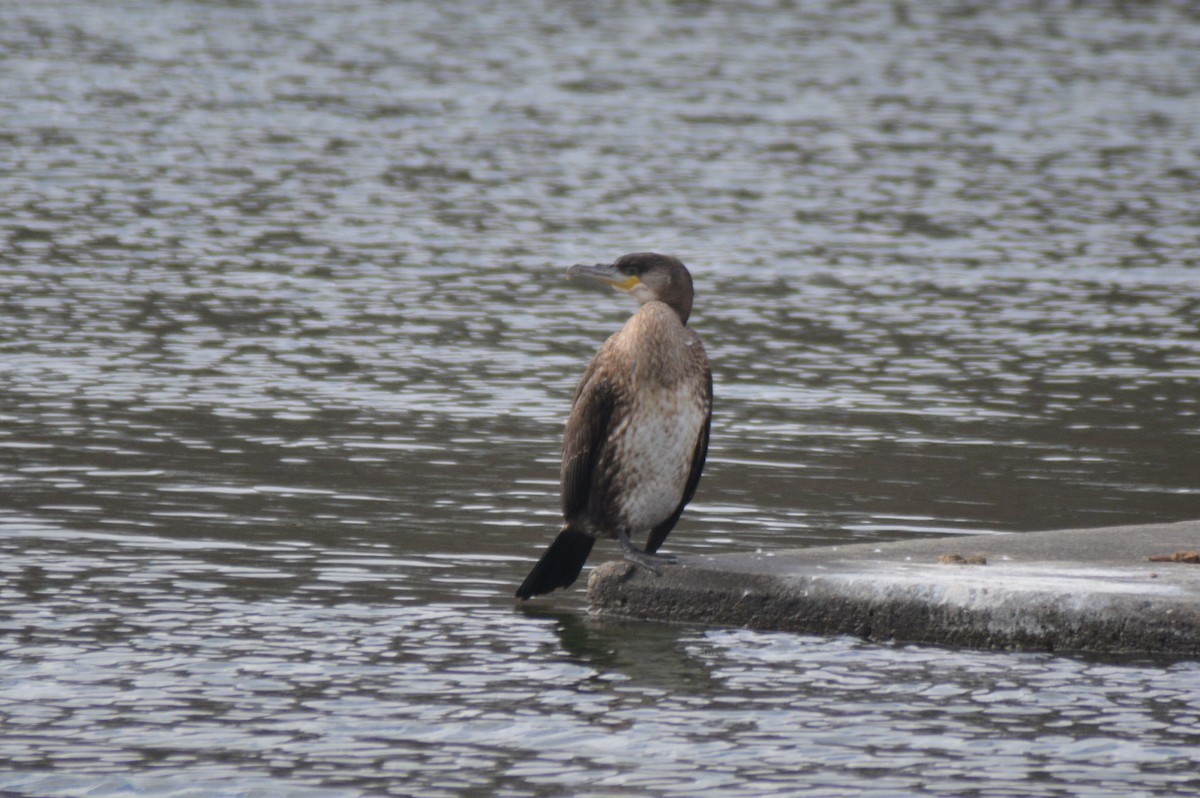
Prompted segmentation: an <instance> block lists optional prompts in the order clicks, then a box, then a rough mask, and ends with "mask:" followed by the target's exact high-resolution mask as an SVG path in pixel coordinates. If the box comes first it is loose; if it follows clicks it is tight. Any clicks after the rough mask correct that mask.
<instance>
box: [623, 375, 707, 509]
mask: <svg viewBox="0 0 1200 798" xmlns="http://www.w3.org/2000/svg"><path fill="white" fill-rule="evenodd" d="M706 415H707V408H706V407H705V404H704V401H703V396H702V395H700V394H699V393H698V392H697V390H696V387H695V386H694V385H691V384H689V383H687V382H681V383H677V384H675V385H670V386H656V387H655V388H654V389H652V390H648V391H643V392H641V393H640V394H639V395H638V398H637V403H636V406H635V407H632V408H631V409H630V412H629V414H628V415H626V416H625V417H624V418H623V419H622V420H621V423H620V424H619V426H618V427H617V430H616V435H615V436H614V437H615V441H616V451H615V452H614V455H615V458H614V459H615V462H616V463H619V468H620V472H621V473H620V477H619V483H620V484H621V485H622V487H623V490H622V492H621V497H620V500H619V507H620V515H621V520H622V522H623V523H624V524H625V525H626V527H627V528H628V529H629V530H630V531H631V532H634V533H637V532H642V531H645V530H649V529H652V528H654V527H655V526H657V525H658V524H660V523H662V522H663V521H665V520H666V519H667V518H669V517H670V516H671V514H672V513H674V512H675V508H676V507H678V506H679V502H680V501H682V499H683V491H684V488H685V487H686V485H687V480H688V474H689V471H690V463H691V461H692V454H693V452H694V451H695V448H696V440H697V437H698V436H699V435H700V431H701V429H702V428H703V426H704V421H705V417H706Z"/></svg>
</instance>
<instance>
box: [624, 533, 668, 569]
mask: <svg viewBox="0 0 1200 798" xmlns="http://www.w3.org/2000/svg"><path fill="white" fill-rule="evenodd" d="M617 540H618V541H619V542H620V544H621V551H622V552H623V556H624V558H625V560H626V561H627V562H631V563H633V564H634V565H640V566H642V567H643V568H645V569H647V570H649V571H651V572H652V573H653V574H654V575H655V576H662V568H661V566H663V565H674V564H675V563H677V562H679V560H678V558H676V557H672V556H670V555H667V554H650V553H649V552H645V551H642V550H641V549H639V548H638V547H637V546H635V545H633V541H632V540H630V539H629V533H628V532H626V531H624V530H622V531H621V532H620V533H619V534H618V535H617Z"/></svg>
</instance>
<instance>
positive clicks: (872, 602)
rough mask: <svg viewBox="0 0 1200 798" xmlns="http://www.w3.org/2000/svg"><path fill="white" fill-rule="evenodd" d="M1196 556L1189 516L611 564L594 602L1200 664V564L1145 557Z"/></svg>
mask: <svg viewBox="0 0 1200 798" xmlns="http://www.w3.org/2000/svg"><path fill="white" fill-rule="evenodd" d="M1197 549H1200V521H1188V522H1184V523H1178V524H1154V525H1146V526H1123V527H1107V528H1103V529H1070V530H1059V531H1052V532H1021V533H1011V534H1003V535H982V536H954V537H948V538H934V539H925V540H915V541H904V542H899V543H884V544H859V545H850V546H832V547H822V548H812V549H796V550H790V551H778V552H769V553H761V554H725V555H715V556H697V557H688V558H685V559H684V560H683V561H682V562H681V563H680V564H679V565H675V566H669V567H667V568H665V569H664V570H663V573H662V575H661V576H656V575H655V574H653V573H652V572H650V571H648V570H646V569H644V568H636V567H634V566H632V565H630V564H628V563H625V562H610V563H605V564H604V565H602V566H600V567H599V568H597V569H595V570H594V571H593V572H592V575H591V577H590V579H589V580H588V599H589V602H590V609H591V611H592V612H593V613H595V614H598V615H602V616H610V617H625V618H644V619H653V620H662V621H678V622H686V623H701V624H708V625H714V626H744V627H750V628H755V629H776V630H786V631H795V632H811V633H819V634H850V635H858V636H860V637H863V638H866V639H869V640H877V641H884V640H895V641H909V642H919V643H937V644H946V645H960V646H970V647H975V648H1005V649H1025V650H1040V651H1087V652H1103V653H1143V654H1170V655H1182V656H1187V657H1200V564H1189V563H1186V562H1169V561H1151V560H1150V559H1149V558H1150V557H1154V556H1167V555H1171V554H1173V553H1175V552H1177V551H1185V550H1197ZM947 555H948V556H947ZM960 558H961V559H960ZM979 559H984V560H986V564H979V563H978V562H976V563H975V564H972V563H971V560H976V561H978V560H979ZM939 560H941V561H939ZM964 561H965V562H964Z"/></svg>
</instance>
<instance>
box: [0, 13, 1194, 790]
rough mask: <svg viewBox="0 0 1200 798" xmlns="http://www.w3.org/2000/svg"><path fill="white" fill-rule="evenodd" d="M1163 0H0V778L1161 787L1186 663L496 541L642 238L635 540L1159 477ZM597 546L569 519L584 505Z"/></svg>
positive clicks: (957, 518) (1185, 22) (1177, 429)
mask: <svg viewBox="0 0 1200 798" xmlns="http://www.w3.org/2000/svg"><path fill="white" fill-rule="evenodd" d="M1198 22H1200V18H1198V17H1197V16H1196V13H1195V10H1194V9H1193V8H1191V7H1190V6H1189V4H1187V3H1182V2H1179V3H1168V2H1150V3H1141V4H1137V5H1124V4H1114V5H1105V4H1090V5H1088V6H1085V7H1081V8H1069V7H1067V6H1066V5H1057V4H1043V5H1030V6H1017V5H1013V4H1005V5H1004V6H1003V8H1002V10H995V9H992V8H990V7H987V6H983V5H980V6H973V5H967V4H960V5H958V6H955V7H953V8H950V7H946V8H942V7H934V6H933V5H932V4H904V3H896V4H891V5H883V4H855V3H827V4H820V3H809V2H801V3H792V4H781V5H779V6H775V5H770V4H754V3H736V4H707V3H673V4H671V3H661V4H650V5H646V4H639V5H637V6H636V7H634V6H632V5H626V4H619V3H614V4H609V5H603V6H594V5H592V6H587V7H573V6H567V5H559V4H539V3H536V2H514V3H506V4H496V5H490V4H484V3H462V4H454V5H453V6H452V7H450V8H433V7H426V6H424V5H414V4H407V3H382V2H378V3H376V2H361V3H339V4H318V3H303V2H295V3H292V2H257V3H256V2H245V3H233V2H230V3H221V2H204V3H200V2H185V1H184V0H179V1H178V2H162V3H137V2H130V3H124V4H112V3H105V4H93V3H80V4H73V3H69V2H53V1H50V0H48V1H47V2H42V3H37V4H26V5H7V6H4V7H3V8H2V9H0V197H3V200H0V316H2V317H3V319H4V324H3V325H0V369H2V375H3V376H2V378H0V491H2V493H0V549H2V550H3V553H2V556H0V652H2V654H0V729H2V730H3V731H0V762H3V763H5V764H4V765H3V766H2V767H0V790H3V791H7V792H8V793H11V794H17V795H37V796H68V795H70V796H73V795H79V794H83V793H90V794H108V795H147V794H149V795H178V796H199V795H229V794H241V795H279V794H287V795H297V796H310V795H311V796H351V795H368V794H370V795H375V794H397V795H406V796H407V795H417V796H439V795H481V796H482V795H489V796H490V795H508V796H523V795H530V796H548V795H572V796H587V795H627V794H644V795H662V796H693V795H697V794H705V795H728V796H739V795H745V796H751V795H762V794H778V795H788V794H804V795H806V796H808V795H825V794H829V795H848V794H870V795H901V794H912V793H915V792H921V791H927V792H932V793H939V794H951V793H952V794H962V795H987V794H1012V793H1014V792H1018V793H1021V794H1027V795H1047V796H1049V795H1061V794H1068V793H1069V794H1078V793H1086V794H1089V795H1113V796H1129V795H1145V794H1151V793H1164V792H1166V793H1183V792H1187V791H1188V790H1192V791H1197V790H1200V780H1198V779H1197V777H1196V776H1195V773H1196V772H1197V768H1198V766H1200V700H1198V699H1197V697H1196V690H1195V685H1196V684H1197V679H1198V678H1200V668H1198V667H1197V665H1196V664H1195V663H1188V662H1152V661H1140V660H1135V661H1097V660H1091V659H1074V658H1063V657H1051V656H1047V655H1040V654H1004V653H998V652H967V651H946V650H936V649H929V648H921V647H910V646H879V645H867V644H864V643H860V642H857V641H854V640H849V639H829V640H826V639H820V638H809V637H800V636H791V635H774V634H763V633H751V632H741V631H731V630H704V629H694V628H675V627H665V626H658V625H652V624H637V623H602V622H598V621H595V620H590V619H588V618H587V616H586V612H585V600H584V597H583V594H582V590H581V589H580V590H575V591H571V592H563V593H558V594H555V595H554V596H553V597H550V598H548V599H543V600H539V601H537V602H531V603H529V604H527V605H520V606H518V605H515V604H514V602H513V600H512V598H511V594H512V591H513V589H514V588H515V586H516V584H517V583H519V581H520V579H521V578H522V577H523V576H524V574H525V572H526V571H527V569H528V567H529V565H530V563H531V561H532V559H533V558H534V557H535V556H536V555H537V553H538V551H539V549H540V548H541V546H543V545H544V544H545V543H546V542H547V541H548V540H549V539H550V537H551V536H552V534H553V531H554V529H555V522H556V520H557V457H558V447H559V440H560V435H561V425H562V422H563V419H564V418H565V415H566V412H567V408H568V404H569V400H570V395H571V391H572V390H573V388H574V382H575V380H576V379H577V378H578V376H579V374H580V373H581V371H582V369H583V366H584V365H585V364H586V361H587V359H588V358H589V357H590V355H591V353H592V352H593V351H594V350H595V348H596V347H597V346H598V344H599V342H600V341H601V340H603V337H604V336H605V335H607V334H608V333H609V332H611V331H612V330H614V329H616V327H617V326H619V324H620V323H621V322H622V320H623V318H624V317H625V316H626V315H627V314H628V312H629V310H630V308H629V306H628V304H627V303H625V302H623V301H622V299H621V298H620V297H616V296H612V295H610V294H606V293H603V292H600V291H591V290H588V289H587V288H586V287H583V286H578V285H572V284H569V283H567V282H566V281H564V280H563V279H561V275H562V272H563V271H564V270H565V268H566V267H567V266H568V265H570V264H571V263H575V262H578V261H582V262H596V261H599V260H602V259H610V258H614V257H616V256H617V255H619V254H622V253H624V252H628V251H633V250H640V249H655V250H660V251H665V252H670V253H673V254H676V255H678V256H680V257H681V258H682V259H683V260H684V261H685V262H686V263H688V264H689V265H690V266H691V267H692V269H693V272H694V274H695V276H696V281H697V289H698V297H697V304H696V309H695V312H694V314H693V322H692V323H693V326H694V327H695V328H696V329H697V330H698V331H699V332H700V333H701V334H702V335H703V336H704V338H705V341H706V345H707V347H708V349H709V353H710V356H711V358H712V360H713V362H714V370H715V376H716V396H717V406H716V414H715V417H714V425H713V440H712V449H711V453H710V460H709V467H708V469H707V470H706V474H705V477H704V480H703V481H702V483H701V487H700V491H699V494H698V496H697V501H696V502H695V503H694V504H693V505H692V507H691V508H689V510H688V512H687V513H686V514H685V516H684V520H683V522H682V523H681V524H680V526H679V528H678V529H677V530H676V531H675V533H673V535H672V537H671V538H670V539H669V540H668V542H667V545H666V547H665V548H666V549H669V550H671V551H672V552H674V553H676V554H683V555H687V554H695V553H700V552H709V551H738V550H743V551H748V550H754V549H758V548H766V547H770V548H786V547H796V546H808V545H819V544H826V543H837V542H848V541H851V540H860V541H872V540H874V541H883V540H890V539H899V538H904V537H909V536H914V535H929V534H938V533H948V534H962V535H970V534H986V533H989V532H995V531H1009V530H1012V531H1021V530H1032V529H1045V528H1053V527H1058V526H1087V525H1100V524H1117V523H1126V522H1142V521H1171V520H1180V519H1185V518H1196V517H1200V476H1198V475H1197V470H1196V467H1195V463H1196V460H1197V454H1198V447H1200V418H1198V416H1197V412H1198V411H1200V400H1198V398H1197V397H1198V396H1200V392H1198V391H1197V379H1198V378H1200V295H1198V293H1197V288H1196V274H1197V272H1196V267H1197V259H1198V253H1200V217H1198V216H1197V213H1196V203H1195V197H1196V196H1197V191H1198V190H1200V150H1197V148H1196V144H1195V142H1196V141H1198V140H1200V102H1197V100H1198V97H1197V94H1198V91H1197V88H1196V86H1197V85H1198V80H1197V78H1198V77H1200V25H1198V24H1197V23H1198ZM613 552H614V549H613V547H611V546H609V547H607V548H606V547H604V545H603V544H602V545H601V546H600V547H598V549H597V554H596V559H597V560H601V559H603V558H604V557H606V556H612V554H613Z"/></svg>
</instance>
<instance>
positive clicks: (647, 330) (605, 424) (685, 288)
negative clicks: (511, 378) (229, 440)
mask: <svg viewBox="0 0 1200 798" xmlns="http://www.w3.org/2000/svg"><path fill="white" fill-rule="evenodd" d="M567 276H568V277H579V278H588V279H592V280H599V281H602V282H604V283H608V284H609V285H612V286H613V287H615V288H617V289H619V290H621V291H623V292H625V293H626V294H629V295H630V296H632V297H633V298H634V299H635V300H637V302H638V305H639V307H638V309H637V311H636V312H635V313H634V314H633V315H632V316H631V317H630V318H629V320H628V321H627V322H626V323H625V325H624V326H623V327H622V328H621V329H620V330H619V331H617V332H616V333H614V334H613V335H612V336H610V337H609V338H608V340H607V341H605V342H604V344H603V345H602V346H601V347H600V349H599V351H597V352H596V355H595V356H594V357H593V358H592V361H591V363H590V364H589V365H588V367H587V369H586V370H585V371H584V373H583V377H582V378H581V379H580V381H579V385H578V387H577V388H576V389H575V396H574V399H573V400H572V404H571V413H570V415H569V417H568V418H567V425H566V429H565V431H564V433H563V451H562V469H561V473H560V484H561V499H562V515H563V525H562V529H561V531H559V533H558V535H557V537H555V539H554V541H553V542H552V543H551V544H550V546H549V547H548V548H547V549H546V550H545V552H544V553H543V554H542V556H541V558H540V559H539V560H538V561H537V563H536V564H535V565H534V566H533V569H532V570H531V571H530V572H529V575H528V576H527V577H526V578H525V581H523V582H522V583H521V586H520V587H519V588H517V591H516V596H517V598H520V599H528V598H531V597H533V596H538V595H542V594H545V593H550V592H551V591H554V590H556V589H558V588H565V587H570V586H571V585H572V584H573V583H574V582H575V580H576V579H577V578H578V577H579V574H580V572H581V571H582V570H583V566H584V563H585V562H586V561H587V558H588V555H589V554H590V553H591V551H592V546H593V545H594V544H595V542H596V539H597V538H599V537H600V536H602V535H603V536H606V537H610V538H614V539H616V541H617V542H618V543H619V544H620V546H621V549H622V552H623V556H624V558H625V559H626V560H628V561H630V562H633V563H635V564H636V565H640V566H643V567H646V568H648V569H650V570H651V571H654V572H655V573H661V570H660V567H659V566H660V565H661V564H664V563H672V562H675V561H676V560H675V558H673V557H668V556H665V555H661V554H657V551H658V548H659V547H660V546H661V545H662V543H663V541H664V540H666V537H667V535H668V534H669V533H670V532H671V530H672V529H673V528H674V527H675V524H676V523H677V522H678V521H679V517H680V515H681V514H682V513H683V508H684V507H686V506H687V504H688V502H690V501H691V500H692V497H693V496H694V495H695V493H696V486H697V485H698V484H699V482H700V474H701V472H702V471H703V470H704V460H705V457H706V456H707V454H708V438H709V429H710V427H711V425H712V404H713V381H712V369H711V368H710V366H709V363H708V356H707V355H706V354H705V351H704V344H703V343H702V342H701V340H700V336H699V335H697V334H696V333H695V332H694V331H693V330H691V329H690V328H689V327H688V326H687V322H688V317H689V316H690V315H691V312H692V300H693V296H694V291H693V286H692V276H691V274H690V273H689V272H688V270H687V267H685V266H684V265H683V263H681V262H680V261H679V260H677V259H676V258H673V257H670V256H667V255H660V254H658V253H654V252H635V253H632V254H629V255H623V256H621V257H620V258H618V259H617V260H616V261H615V262H613V263H608V264H603V263H600V264H594V265H585V264H576V265H574V266H572V267H570V269H568V270H567ZM643 534H644V535H646V542H645V545H644V547H643V548H642V549H638V548H637V546H636V545H635V544H634V543H633V538H635V537H640V536H641V535H643Z"/></svg>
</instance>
